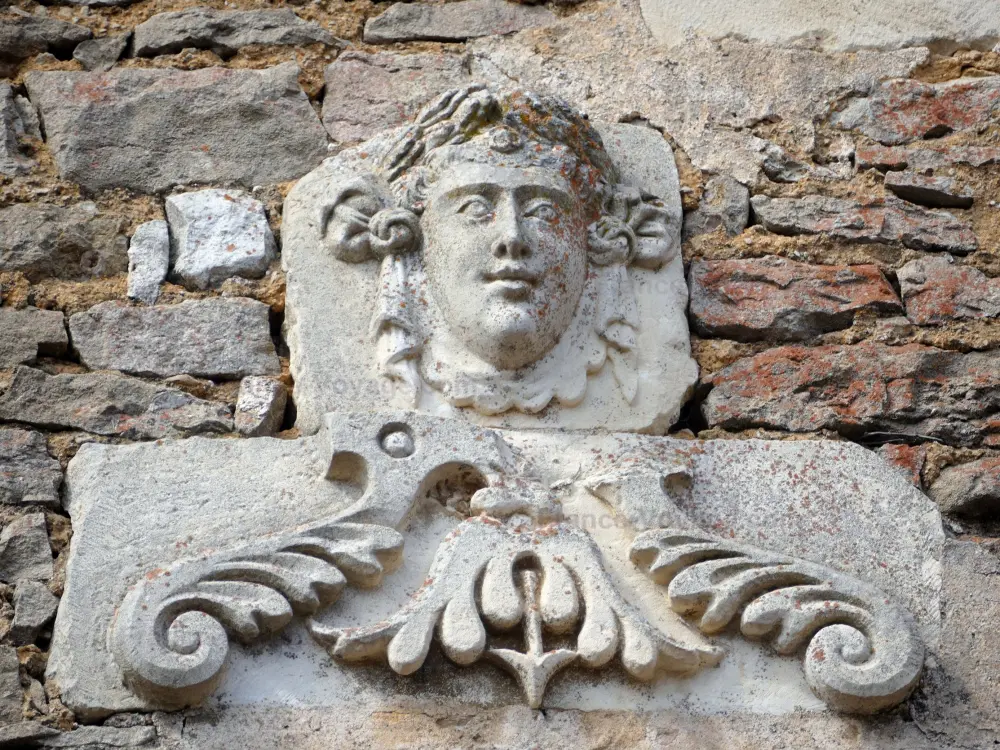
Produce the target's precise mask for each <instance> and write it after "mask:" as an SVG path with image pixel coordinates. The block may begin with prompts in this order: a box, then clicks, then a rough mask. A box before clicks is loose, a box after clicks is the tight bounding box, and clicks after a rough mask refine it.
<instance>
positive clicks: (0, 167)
mask: <svg viewBox="0 0 1000 750" xmlns="http://www.w3.org/2000/svg"><path fill="white" fill-rule="evenodd" d="M0 23H2V21H0ZM24 133H25V126H24V123H23V122H22V120H21V111H20V109H19V108H18V106H17V102H16V100H15V98H14V90H13V89H12V88H11V87H10V84H9V83H0V174H5V175H7V176H8V177H13V176H14V175H19V174H24V173H26V172H28V171H30V170H31V167H32V165H33V164H34V161H32V160H31V159H29V158H28V157H27V156H25V154H24V153H22V151H21V146H20V144H19V143H18V140H17V139H18V136H20V135H23V134H24Z"/></svg>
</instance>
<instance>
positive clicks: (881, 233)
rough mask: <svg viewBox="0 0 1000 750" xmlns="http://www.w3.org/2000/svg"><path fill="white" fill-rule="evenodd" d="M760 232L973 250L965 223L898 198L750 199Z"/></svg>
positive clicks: (958, 251)
mask: <svg viewBox="0 0 1000 750" xmlns="http://www.w3.org/2000/svg"><path fill="white" fill-rule="evenodd" d="M751 204H752V205H753V210H754V214H755V215H756V216H757V218H758V219H759V220H760V223H761V224H763V225H764V228H765V229H767V230H769V231H771V232H775V233H776V234H787V235H797V234H823V235H826V236H829V237H834V238H837V239H844V240H852V241H854V242H889V243H894V244H901V245H903V246H904V247H909V248H913V249H914V250H944V251H945V252H950V253H956V254H962V255H964V254H966V253H971V252H973V251H975V250H976V249H977V247H978V246H979V243H978V242H977V240H976V235H975V233H974V232H973V231H972V227H970V226H969V225H968V224H967V223H966V222H965V221H963V220H961V219H958V218H956V217H955V216H953V215H952V214H950V213H947V212H946V211H929V210H927V209H924V208H920V207H919V206H915V205H913V204H912V203H907V202H906V201H901V200H899V199H897V198H886V199H884V200H874V201H871V202H868V203H858V202H856V201H851V200H845V199H843V198H827V197H825V196H820V195H810V196H806V197H805V198H769V197H768V196H766V195H755V196H754V197H753V198H752V199H751Z"/></svg>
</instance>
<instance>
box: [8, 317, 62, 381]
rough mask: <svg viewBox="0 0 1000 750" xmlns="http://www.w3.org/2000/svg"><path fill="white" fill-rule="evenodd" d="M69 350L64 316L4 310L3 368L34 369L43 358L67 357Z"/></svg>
mask: <svg viewBox="0 0 1000 750" xmlns="http://www.w3.org/2000/svg"><path fill="white" fill-rule="evenodd" d="M67 346H69V339H68V338H67V336H66V324H65V319H64V317H63V314H62V313H61V312H58V311H56V310H39V309H38V308H35V307H27V308H25V309H23V310H17V309H14V308H11V307H0V368H8V367H13V366H14V365H30V364H33V363H34V362H35V361H36V360H37V359H38V357H43V356H48V357H58V356H61V355H63V354H65V353H66V348H67Z"/></svg>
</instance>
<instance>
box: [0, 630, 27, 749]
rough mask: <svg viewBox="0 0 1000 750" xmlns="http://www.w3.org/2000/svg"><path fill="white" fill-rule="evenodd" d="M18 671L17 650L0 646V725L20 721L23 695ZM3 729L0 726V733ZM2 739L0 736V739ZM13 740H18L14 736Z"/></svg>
mask: <svg viewBox="0 0 1000 750" xmlns="http://www.w3.org/2000/svg"><path fill="white" fill-rule="evenodd" d="M19 669H20V666H19V664H18V661H17V650H16V649H15V648H14V647H13V646H0V725H4V724H15V723H17V722H20V721H21V703H22V701H23V700H24V693H23V692H22V690H21V679H20V677H19V676H18V672H19ZM5 729H6V727H3V726H0V732H3V731H4V730H5ZM12 734H13V733H12ZM2 737H3V735H2V734H0V738H2ZM14 739H15V740H17V739H20V738H18V737H17V736H16V735H14Z"/></svg>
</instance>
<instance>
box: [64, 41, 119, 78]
mask: <svg viewBox="0 0 1000 750" xmlns="http://www.w3.org/2000/svg"><path fill="white" fill-rule="evenodd" d="M129 36H130V35H129V34H119V35H118V36H102V37H100V38H98V39H88V40H87V41H85V42H81V43H80V44H78V45H77V46H76V49H74V50H73V59H74V60H79V61H80V64H81V65H83V69H84V70H96V71H102V72H103V71H106V70H111V68H113V67H114V65H115V63H116V62H118V58H120V57H121V56H122V53H123V52H124V51H125V48H126V47H127V46H128V41H129Z"/></svg>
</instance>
